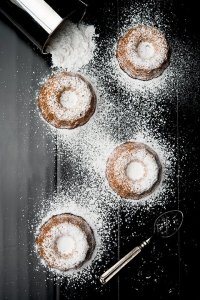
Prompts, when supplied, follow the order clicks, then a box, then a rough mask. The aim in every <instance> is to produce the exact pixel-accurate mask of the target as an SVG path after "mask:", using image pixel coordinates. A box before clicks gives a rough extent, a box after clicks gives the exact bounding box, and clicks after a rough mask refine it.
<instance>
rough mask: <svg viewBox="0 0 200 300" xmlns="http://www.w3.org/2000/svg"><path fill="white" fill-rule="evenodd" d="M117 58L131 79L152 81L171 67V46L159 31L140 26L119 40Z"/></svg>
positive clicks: (130, 30)
mask: <svg viewBox="0 0 200 300" xmlns="http://www.w3.org/2000/svg"><path fill="white" fill-rule="evenodd" d="M116 56H117V59H118V62H119V65H120V67H121V69H122V70H124V72H126V73H127V74H128V75H129V76H130V77H132V78H136V79H141V80H150V79H153V78H155V77H158V76H160V75H161V74H162V73H163V71H164V70H165V69H166V68H167V66H168V65H169V56H170V55H169V45H168V43H167V41H166V39H165V37H164V35H163V34H162V33H161V32H160V31H159V30H158V29H156V28H154V27H150V26H146V25H138V26H136V27H134V28H131V29H129V30H128V32H127V33H126V34H125V35H124V36H123V37H121V38H120V39H119V42H118V47H117V53H116Z"/></svg>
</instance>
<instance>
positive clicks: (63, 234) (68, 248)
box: [42, 223, 89, 270]
mask: <svg viewBox="0 0 200 300" xmlns="http://www.w3.org/2000/svg"><path fill="white" fill-rule="evenodd" d="M69 243H70V244H69ZM42 249H43V252H44V253H45V256H47V257H48V265H50V266H52V265H53V266H54V267H55V269H58V270H68V269H73V268H75V267H76V266H77V265H79V264H80V263H82V262H83V261H84V260H85V258H86V255H87V252H88V249H89V245H88V242H87V237H86V235H85V233H84V232H83V231H82V230H81V229H80V228H78V227H77V226H75V225H73V224H70V223H63V224H59V225H56V226H53V227H52V228H51V229H50V230H49V232H48V235H46V237H45V239H44V241H43V243H42ZM44 263H45V264H46V262H44Z"/></svg>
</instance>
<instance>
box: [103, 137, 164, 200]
mask: <svg viewBox="0 0 200 300" xmlns="http://www.w3.org/2000/svg"><path fill="white" fill-rule="evenodd" d="M140 149H141V150H142V149H145V150H147V151H148V153H149V154H150V155H152V156H153V157H154V159H155V161H156V163H157V166H158V170H159V171H158V178H157V182H156V183H155V184H154V185H153V186H152V187H151V188H150V189H149V190H148V191H145V192H143V193H138V192H137V191H136V190H135V191H134V190H133V188H132V182H131V180H130V179H128V178H126V179H125V180H123V179H122V178H120V177H119V176H118V172H119V173H120V171H122V172H123V171H124V170H125V169H126V168H127V165H124V166H123V165H122V168H123V170H118V172H116V162H117V161H118V160H119V159H120V158H121V157H122V156H124V155H125V156H126V157H128V156H129V155H131V154H132V153H134V152H136V151H138V150H140ZM161 172H162V166H161V163H160V160H159V157H158V155H157V154H156V153H155V152H154V151H153V150H152V149H151V148H150V147H148V146H147V145H145V144H143V143H138V142H126V143H124V144H122V145H119V146H118V147H116V148H115V150H114V151H113V153H112V154H111V156H110V157H109V158H108V161H107V165H106V177H107V180H108V182H109V185H110V187H111V188H112V189H113V191H115V192H116V193H117V194H118V195H119V196H121V197H122V198H126V199H132V200H139V199H141V198H143V197H145V196H147V195H149V194H150V193H152V192H153V191H154V190H155V189H156V187H157V186H158V184H159V183H160V181H161Z"/></svg>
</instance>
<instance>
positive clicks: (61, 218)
mask: <svg viewBox="0 0 200 300" xmlns="http://www.w3.org/2000/svg"><path fill="white" fill-rule="evenodd" d="M64 223H69V224H72V225H74V226H76V227H78V228H80V229H81V230H82V231H83V232H84V234H85V235H86V238H87V243H88V245H89V249H88V252H87V254H86V257H85V260H84V261H82V262H80V263H79V264H77V265H76V266H75V267H74V268H73V269H78V268H80V267H81V266H82V265H83V264H84V263H85V262H87V261H88V260H90V258H91V257H92V254H93V252H94V249H95V247H96V242H95V237H94V233H93V230H92V229H91V227H90V226H89V225H88V223H87V222H86V221H85V220H84V219H83V218H82V217H79V216H75V215H73V214H67V213H65V214H60V215H55V216H53V217H51V218H50V219H49V220H48V221H47V222H46V223H45V224H43V225H42V227H41V228H40V232H39V235H38V237H37V238H36V245H37V248H38V254H39V255H40V257H41V258H42V259H44V260H45V262H46V263H47V264H48V266H49V267H50V268H55V269H56V268H57V266H55V265H54V262H52V261H51V260H49V257H48V256H47V254H46V251H45V249H44V248H43V244H44V241H45V239H46V237H47V236H48V234H49V232H50V231H51V229H52V228H53V227H55V226H58V225H60V224H64ZM60 271H68V270H66V269H65V270H60Z"/></svg>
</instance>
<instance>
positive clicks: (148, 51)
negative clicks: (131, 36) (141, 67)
mask: <svg viewBox="0 0 200 300" xmlns="http://www.w3.org/2000/svg"><path fill="white" fill-rule="evenodd" d="M154 53H155V49H154V47H153V45H152V44H151V43H148V42H141V43H140V44H139V45H138V55H139V56H140V57H141V58H142V59H150V58H152V57H153V56H154Z"/></svg>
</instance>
